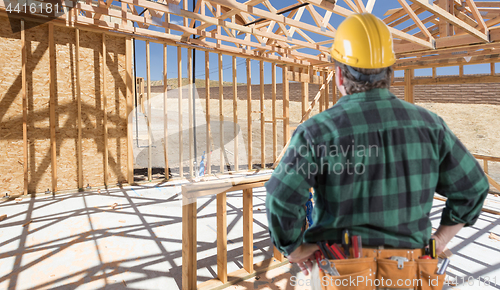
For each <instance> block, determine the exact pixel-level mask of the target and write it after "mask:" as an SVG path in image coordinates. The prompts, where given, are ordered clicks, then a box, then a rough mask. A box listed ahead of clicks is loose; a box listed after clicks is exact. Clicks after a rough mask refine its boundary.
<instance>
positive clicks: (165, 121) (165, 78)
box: [163, 43, 181, 179]
mask: <svg viewBox="0 0 500 290" xmlns="http://www.w3.org/2000/svg"><path fill="white" fill-rule="evenodd" d="M167 56H168V55H167V44H165V43H164V44H163V158H164V160H165V179H169V177H170V174H169V173H170V167H169V166H168V114H167V112H168V107H169V103H168V96H167V94H168V93H167V90H168V76H167V72H168V69H167V68H168V67H167ZM179 146H181V145H180V144H179Z"/></svg>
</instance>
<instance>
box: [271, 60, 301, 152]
mask: <svg viewBox="0 0 500 290" xmlns="http://www.w3.org/2000/svg"><path fill="white" fill-rule="evenodd" d="M303 72H304V69H300V74H301V75H302V74H303ZM308 107H309V84H308V83H307V82H302V116H303V115H304V114H305V113H306V110H307V108H308ZM275 160H276V159H275Z"/></svg>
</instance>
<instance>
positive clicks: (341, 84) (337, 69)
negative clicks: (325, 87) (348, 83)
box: [335, 66, 344, 87]
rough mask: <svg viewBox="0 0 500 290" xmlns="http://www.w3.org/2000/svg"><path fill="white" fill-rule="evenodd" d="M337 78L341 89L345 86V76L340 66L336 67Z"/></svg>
mask: <svg viewBox="0 0 500 290" xmlns="http://www.w3.org/2000/svg"><path fill="white" fill-rule="evenodd" d="M335 78H336V79H337V85H338V86H339V87H340V86H343V85H344V76H343V75H342V70H341V69H340V67H338V66H335Z"/></svg>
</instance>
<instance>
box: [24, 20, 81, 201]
mask: <svg viewBox="0 0 500 290" xmlns="http://www.w3.org/2000/svg"><path fill="white" fill-rule="evenodd" d="M77 33H78V29H77ZM77 35H78V34H77ZM21 45H22V47H21V50H22V51H21V61H22V71H21V86H22V92H21V94H22V97H23V157H24V158H23V159H24V160H23V173H24V189H23V194H24V195H27V194H28V100H27V98H26V59H27V52H26V32H25V30H24V20H22V19H21ZM77 45H78V42H77ZM77 47H78V46H77ZM77 55H78V54H77ZM77 71H78V69H77ZM77 90H78V87H77ZM80 166H81V163H80Z"/></svg>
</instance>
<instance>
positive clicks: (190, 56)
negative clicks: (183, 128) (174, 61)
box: [187, 49, 195, 177]
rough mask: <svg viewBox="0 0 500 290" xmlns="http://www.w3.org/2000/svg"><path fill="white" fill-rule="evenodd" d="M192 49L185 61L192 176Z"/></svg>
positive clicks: (190, 174) (192, 174)
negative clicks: (186, 61)
mask: <svg viewBox="0 0 500 290" xmlns="http://www.w3.org/2000/svg"><path fill="white" fill-rule="evenodd" d="M192 72H193V50H192V49H188V63H187V74H188V119H189V176H190V177H194V176H195V174H194V172H193V161H195V159H194V152H193V151H194V146H195V144H194V141H193V137H194V135H193V118H194V116H193V86H194V85H193V74H192Z"/></svg>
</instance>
